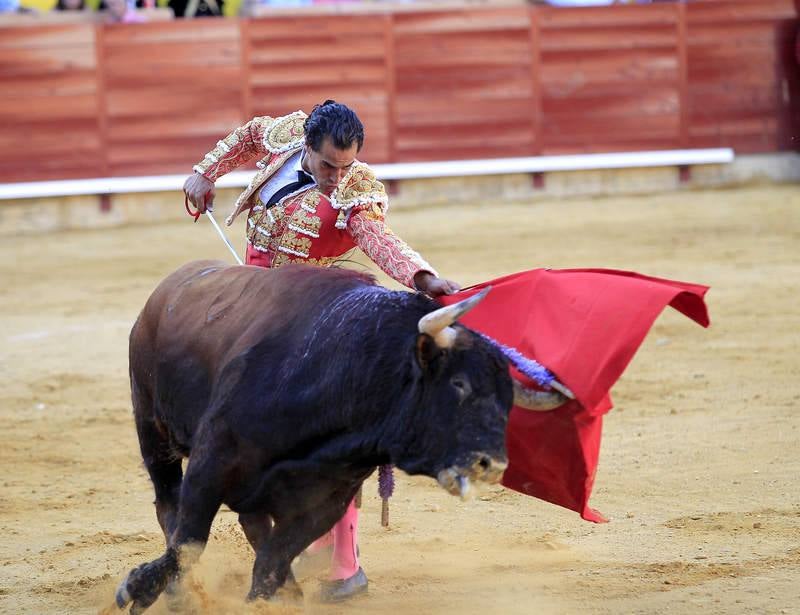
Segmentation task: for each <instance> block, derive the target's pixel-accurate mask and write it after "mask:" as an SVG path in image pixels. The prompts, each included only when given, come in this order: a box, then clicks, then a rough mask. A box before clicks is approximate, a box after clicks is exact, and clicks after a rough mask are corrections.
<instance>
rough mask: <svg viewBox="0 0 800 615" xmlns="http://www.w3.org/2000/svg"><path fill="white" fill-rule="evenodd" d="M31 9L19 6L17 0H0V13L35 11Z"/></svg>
mask: <svg viewBox="0 0 800 615" xmlns="http://www.w3.org/2000/svg"><path fill="white" fill-rule="evenodd" d="M37 12H38V11H35V10H33V9H30V8H27V7H24V6H20V4H19V0H0V14H2V13H37Z"/></svg>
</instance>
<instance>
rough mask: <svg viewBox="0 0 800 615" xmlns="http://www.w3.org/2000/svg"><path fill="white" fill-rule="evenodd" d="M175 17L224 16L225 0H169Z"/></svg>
mask: <svg viewBox="0 0 800 615" xmlns="http://www.w3.org/2000/svg"><path fill="white" fill-rule="evenodd" d="M168 6H169V8H171V9H172V11H173V12H174V13H175V17H185V18H186V19H190V18H192V17H222V9H223V7H224V6H225V0H169V3H168Z"/></svg>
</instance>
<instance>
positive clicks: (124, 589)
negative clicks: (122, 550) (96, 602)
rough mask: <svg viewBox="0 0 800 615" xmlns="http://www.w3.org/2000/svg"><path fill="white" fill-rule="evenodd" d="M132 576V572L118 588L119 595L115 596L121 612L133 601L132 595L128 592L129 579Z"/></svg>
mask: <svg viewBox="0 0 800 615" xmlns="http://www.w3.org/2000/svg"><path fill="white" fill-rule="evenodd" d="M130 576H131V574H130V572H129V573H128V574H127V575H125V578H124V579H122V583H120V584H119V587H117V593H116V594H115V596H114V600H116V602H117V608H118V609H120V610H122V609H124V608H125V607H126V606H128V605H129V604H130V602H131V600H132V599H133V598H131V593H130V592H129V591H128V577H130Z"/></svg>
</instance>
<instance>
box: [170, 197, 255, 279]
mask: <svg viewBox="0 0 800 615" xmlns="http://www.w3.org/2000/svg"><path fill="white" fill-rule="evenodd" d="M183 204H184V206H185V207H186V213H188V214H189V215H190V216H191V217H192V218H194V221H195V222H197V219H198V218H199V217H200V216H201V215H202V214H201V213H200V211H199V210H196V211H192V210H191V209H189V197H188V196H185V197H184V198H183ZM206 216H207V217H208V219H209V220H211V224H213V225H214V228H215V229H216V230H217V233H218V234H219V236H220V237H221V238H222V241H224V242H225V245H226V246H228V250H230V251H231V254H233V258H235V259H236V262H237V263H239V264H240V265H244V263H243V262H242V259H241V258H239V255H238V254H237V253H236V250H235V249H234V248H233V246H232V245H231V242H230V241H228V238H227V237H226V236H225V233H224V232H223V231H222V229H221V228H220V226H219V224H217V221H216V220H215V219H214V214H212V213H211V210H210V209H206Z"/></svg>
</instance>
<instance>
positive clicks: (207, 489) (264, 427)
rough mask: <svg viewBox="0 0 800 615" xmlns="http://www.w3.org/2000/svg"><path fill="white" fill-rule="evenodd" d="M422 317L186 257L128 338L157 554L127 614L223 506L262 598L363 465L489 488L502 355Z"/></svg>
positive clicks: (315, 284)
mask: <svg viewBox="0 0 800 615" xmlns="http://www.w3.org/2000/svg"><path fill="white" fill-rule="evenodd" d="M462 303H463V302H462ZM469 307H471V305H470V306H467V307H466V308H465V309H469ZM437 308H438V306H437V305H436V304H435V303H434V302H433V301H432V300H430V299H429V298H427V297H425V296H423V295H420V294H414V293H408V292H397V291H394V292H393V291H389V290H387V289H385V288H382V287H380V286H377V285H376V284H375V283H374V280H373V279H372V278H371V277H369V276H365V275H362V274H359V273H355V272H352V271H345V270H337V269H321V268H313V267H304V266H287V267H283V268H281V269H275V270H266V269H261V268H257V267H236V266H227V265H225V264H223V263H219V262H213V261H200V262H194V263H190V264H188V265H186V266H184V267H182V268H181V269H179V270H178V271H176V272H175V273H173V274H172V275H170V276H169V277H167V278H166V279H165V280H164V281H163V282H162V283H161V284H160V285H159V286H158V288H157V289H156V290H155V292H154V293H153V295H152V296H151V297H150V299H149V300H148V301H147V304H146V305H145V307H144V309H143V310H142V313H141V314H140V315H139V318H138V319H137V321H136V323H135V324H134V326H133V329H132V331H131V336H130V379H131V392H132V398H133V409H134V416H135V421H136V429H137V432H138V435H139V443H140V447H141V452H142V457H143V458H144V463H145V466H146V467H147V470H148V472H149V474H150V477H151V479H152V481H153V485H154V488H155V496H156V501H155V504H156V514H157V517H158V521H159V524H160V525H161V528H162V530H163V531H164V535H165V537H166V541H167V549H166V552H165V553H164V555H162V556H161V557H160V558H158V559H156V560H154V561H152V562H149V563H146V564H143V565H141V566H139V567H138V568H136V569H134V570H132V571H131V572H130V573H129V575H128V576H127V577H126V579H125V580H124V581H123V582H122V584H121V585H120V588H119V590H118V591H117V603H118V605H119V606H120V607H121V608H122V607H124V606H125V605H126V604H128V603H133V604H132V607H131V612H141V611H143V610H144V609H145V608H147V607H148V606H149V605H151V604H152V603H153V602H154V601H155V600H156V599H157V598H158V596H159V594H160V593H161V592H162V591H163V590H164V589H165V588H166V587H167V585H168V584H169V585H172V584H173V583H176V582H177V581H178V579H179V576H180V573H181V572H182V571H184V570H185V569H186V568H187V567H188V566H189V565H190V564H191V561H192V560H193V559H195V558H196V557H197V556H198V555H199V552H200V551H201V550H202V547H203V546H204V545H205V543H206V541H207V540H208V535H209V530H210V527H211V523H212V520H213V519H214V516H215V514H216V513H217V511H218V509H219V507H220V506H221V505H222V504H223V503H224V504H226V505H227V506H228V507H229V508H230V509H231V510H233V511H235V512H237V513H239V521H240V523H241V525H242V528H243V530H244V533H245V535H246V536H247V539H248V540H249V542H250V544H251V545H252V547H253V549H254V550H255V564H254V566H253V577H252V586H251V590H250V593H249V596H248V597H249V598H250V599H254V598H259V597H263V598H269V597H270V596H272V595H273V594H274V593H275V591H276V590H277V589H278V588H279V587H281V586H282V585H284V583H286V582H287V581H288V583H290V584H291V586H292V589H293V590H294V591H296V592H299V586H297V584H296V582H295V580H294V578H293V576H292V572H291V568H290V566H291V562H292V560H293V559H294V558H295V557H296V556H297V555H298V554H300V553H301V552H302V551H303V550H304V549H305V548H306V547H307V546H308V545H309V544H310V543H311V542H313V541H314V540H315V539H317V538H319V537H320V536H322V535H323V534H324V533H325V532H326V531H328V530H329V529H330V528H331V527H332V526H333V525H334V523H335V522H336V521H337V520H338V519H339V518H341V517H342V515H343V514H344V512H345V510H346V507H347V505H348V503H349V502H350V501H351V500H352V498H353V497H354V495H355V493H356V491H357V490H358V488H359V486H360V485H361V483H362V482H363V481H364V479H366V478H367V477H368V476H369V475H370V474H371V473H372V472H373V471H374V470H375V467H376V466H378V465H380V464H393V465H396V466H397V467H398V468H400V469H402V470H404V471H405V472H407V473H408V474H424V475H426V476H431V477H434V478H436V479H437V480H439V482H440V483H441V484H442V486H443V487H444V488H446V489H447V490H448V491H450V492H451V493H459V491H461V492H462V493H463V489H464V487H465V485H468V482H469V481H470V480H478V481H488V482H496V481H498V480H499V479H500V477H501V475H502V472H503V470H504V469H505V466H506V451H505V427H506V422H507V418H508V414H509V411H510V409H511V406H512V401H513V399H514V392H513V387H512V380H511V377H510V376H509V371H508V363H507V361H506V359H505V358H504V356H503V355H502V354H501V353H500V352H499V351H498V350H497V349H496V348H495V347H494V346H492V345H491V344H490V343H488V342H487V341H485V340H484V339H482V338H481V337H480V336H478V335H477V334H475V333H474V332H472V331H471V330H469V329H467V328H465V327H463V326H461V325H455V326H451V324H452V322H453V318H454V316H453V313H452V309H453V308H456V306H450V308H443V309H438V311H437ZM445 310H450V312H448V314H447V315H446V317H445V320H446V321H447V322H444V323H442V322H441V319H440V318H439V317H438V315H439V314H440V312H443V311H445ZM457 310H458V309H456V312H457ZM461 313H463V309H462V311H461ZM457 315H458V313H456V315H455V317H457ZM426 316H427V319H426V318H423V317H426ZM426 320H427V321H431V320H433V321H435V322H434V324H433V325H431V323H430V322H428V323H427V324H426V325H423V324H420V323H421V322H423V323H424V322H425V321H426ZM420 331H425V332H423V333H421V332H420ZM550 401H551V402H552V400H550ZM553 405H555V404H554V403H550V404H549V405H548V407H552V406H553ZM183 457H188V458H189V461H188V464H187V466H186V473H185V475H184V474H183V471H182V467H181V459H182V458H183ZM192 545H194V546H199V547H200V549H193V548H187V547H191V546H192Z"/></svg>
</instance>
